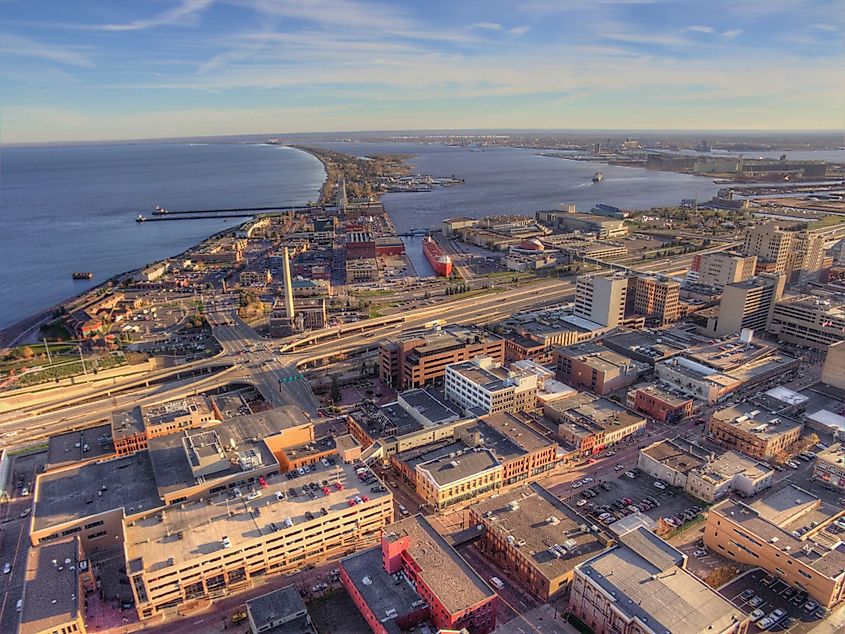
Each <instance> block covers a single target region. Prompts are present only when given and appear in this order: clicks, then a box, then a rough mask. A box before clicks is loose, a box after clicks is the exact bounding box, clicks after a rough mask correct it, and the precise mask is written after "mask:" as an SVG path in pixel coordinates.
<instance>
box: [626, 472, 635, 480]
mask: <svg viewBox="0 0 845 634" xmlns="http://www.w3.org/2000/svg"><path fill="white" fill-rule="evenodd" d="M625 476H626V477H628V478H631V480H633V479H634V478H636V477H637V476H635V475H634V473H633V471H626V472H625Z"/></svg>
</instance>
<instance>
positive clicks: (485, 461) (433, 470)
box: [417, 443, 499, 487]
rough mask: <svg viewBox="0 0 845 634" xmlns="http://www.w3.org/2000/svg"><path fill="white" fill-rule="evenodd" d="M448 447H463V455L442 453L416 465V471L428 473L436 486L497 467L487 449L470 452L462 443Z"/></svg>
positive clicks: (493, 457)
mask: <svg viewBox="0 0 845 634" xmlns="http://www.w3.org/2000/svg"><path fill="white" fill-rule="evenodd" d="M449 447H450V448H456V449H457V448H458V447H463V448H464V449H463V451H464V453H462V454H460V455H453V454H455V453H456V452H451V451H450V452H448V453H446V452H442V455H439V456H438V457H436V458H434V459H432V460H427V461H425V462H421V463H420V464H418V465H417V468H418V469H420V470H422V471H425V472H427V473H429V474H430V475H431V478H432V479H433V480H434V481H435V483H437V485H438V486H441V487H442V486H446V485H448V484H451V483H453V482H457V481H459V480H463V479H464V478H469V477H470V476H473V475H475V474H478V473H482V472H483V471H486V470H488V469H494V468H496V467H498V466H499V461H498V460H496V457H495V456H494V455H493V452H492V451H490V450H489V449H482V450H480V451H472V450H470V449H469V448H467V447H466V445H464V444H463V443H452V444H451V445H450V446H449Z"/></svg>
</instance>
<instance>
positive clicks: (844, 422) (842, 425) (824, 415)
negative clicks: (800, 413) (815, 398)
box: [807, 409, 845, 431]
mask: <svg viewBox="0 0 845 634" xmlns="http://www.w3.org/2000/svg"><path fill="white" fill-rule="evenodd" d="M807 418H810V419H812V420H814V421H816V422H817V423H821V424H822V425H829V426H830V427H838V428H839V429H841V430H843V431H845V416H840V415H839V414H834V413H833V412H831V411H830V410H826V409H820V410H819V411H818V412H814V413H812V414H808V416H807Z"/></svg>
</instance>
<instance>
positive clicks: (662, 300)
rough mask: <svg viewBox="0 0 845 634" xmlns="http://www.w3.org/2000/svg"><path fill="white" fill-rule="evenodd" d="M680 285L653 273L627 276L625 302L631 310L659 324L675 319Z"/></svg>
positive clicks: (676, 317)
mask: <svg viewBox="0 0 845 634" xmlns="http://www.w3.org/2000/svg"><path fill="white" fill-rule="evenodd" d="M680 296H681V285H680V284H679V283H678V282H675V281H674V280H670V279H668V278H659V277H656V276H654V275H648V276H637V277H630V278H628V288H627V290H626V297H627V303H628V305H629V306H630V307H631V309H632V311H633V312H635V313H637V314H638V315H642V316H644V317H645V318H646V319H647V320H648V321H653V322H656V323H657V324H659V325H663V324H668V323H672V322H674V321H677V319H678V314H679V312H680V308H679V300H680Z"/></svg>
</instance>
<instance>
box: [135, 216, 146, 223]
mask: <svg viewBox="0 0 845 634" xmlns="http://www.w3.org/2000/svg"><path fill="white" fill-rule="evenodd" d="M145 220H146V218H144V216H143V215H142V214H138V217H137V218H135V222H144V221H145Z"/></svg>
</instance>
